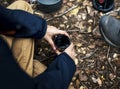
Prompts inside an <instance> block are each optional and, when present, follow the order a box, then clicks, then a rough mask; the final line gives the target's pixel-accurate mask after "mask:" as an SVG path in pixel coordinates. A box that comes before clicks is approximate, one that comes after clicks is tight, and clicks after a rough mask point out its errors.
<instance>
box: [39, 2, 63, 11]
mask: <svg viewBox="0 0 120 89" xmlns="http://www.w3.org/2000/svg"><path fill="white" fill-rule="evenodd" d="M62 2H63V0H37V9H38V10H40V11H42V12H43V13H51V12H55V11H57V10H59V9H60V8H61V7H62Z"/></svg>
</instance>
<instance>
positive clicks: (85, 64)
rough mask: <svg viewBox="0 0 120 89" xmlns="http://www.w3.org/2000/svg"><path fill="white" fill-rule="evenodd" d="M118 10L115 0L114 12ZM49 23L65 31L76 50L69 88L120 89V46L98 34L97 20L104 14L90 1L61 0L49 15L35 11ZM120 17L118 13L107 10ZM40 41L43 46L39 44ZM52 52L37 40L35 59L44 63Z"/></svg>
mask: <svg viewBox="0 0 120 89" xmlns="http://www.w3.org/2000/svg"><path fill="white" fill-rule="evenodd" d="M118 9H120V1H119V0H115V8H114V9H113V11H115V10H118ZM35 13H36V14H37V15H40V16H42V17H43V18H45V19H46V20H47V22H48V24H49V25H53V26H56V27H57V28H59V29H61V30H64V31H67V32H68V33H69V35H70V39H71V41H72V42H73V43H74V45H75V51H76V53H77V59H78V64H77V71H76V73H75V75H74V77H73V79H72V82H71V86H72V87H74V88H71V89H120V49H119V48H115V47H112V46H109V45H108V44H107V43H106V42H105V40H104V39H103V38H102V37H101V35H100V33H99V20H100V18H101V16H103V15H105V14H106V13H102V12H99V11H97V10H95V9H94V8H93V6H92V0H63V5H62V8H61V9H60V10H59V11H57V12H55V13H50V14H44V13H41V12H40V11H38V10H37V11H36V10H35ZM109 14H110V15H112V16H115V17H116V18H118V19H119V18H120V13H118V12H111V13H109ZM41 44H43V45H41ZM55 56H56V55H55V53H54V52H53V51H52V49H50V45H48V44H47V43H46V42H45V41H44V40H37V41H36V46H35V58H36V59H39V60H40V61H41V62H43V63H44V64H46V65H49V63H50V62H51V61H52V60H53V59H54V57H55Z"/></svg>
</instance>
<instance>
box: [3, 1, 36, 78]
mask: <svg viewBox="0 0 120 89" xmlns="http://www.w3.org/2000/svg"><path fill="white" fill-rule="evenodd" d="M8 8H9V9H20V10H24V11H27V12H30V13H33V10H32V8H31V6H30V5H29V4H28V3H27V2H25V1H23V0H19V1H15V2H14V3H12V4H11V5H10V6H8ZM4 38H5V39H6V41H7V42H8V43H9V45H10V47H11V49H12V51H13V54H14V56H15V58H16V60H17V62H18V64H19V65H20V67H21V68H22V69H23V70H24V71H25V72H26V73H27V74H28V75H30V76H32V74H33V54H34V40H33V39H30V38H26V39H23V38H10V37H7V36H4Z"/></svg>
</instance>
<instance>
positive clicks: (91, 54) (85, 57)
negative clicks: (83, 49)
mask: <svg viewBox="0 0 120 89" xmlns="http://www.w3.org/2000/svg"><path fill="white" fill-rule="evenodd" d="M97 50H98V49H95V50H94V51H93V52H92V53H90V55H87V56H84V57H82V58H80V60H84V59H87V58H90V57H91V56H93V55H94V54H95V53H96V51H97Z"/></svg>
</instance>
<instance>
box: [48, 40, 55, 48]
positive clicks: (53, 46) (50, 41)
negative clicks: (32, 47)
mask: <svg viewBox="0 0 120 89" xmlns="http://www.w3.org/2000/svg"><path fill="white" fill-rule="evenodd" d="M49 44H50V45H51V47H52V49H53V50H56V47H55V45H54V42H53V40H51V39H49Z"/></svg>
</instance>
